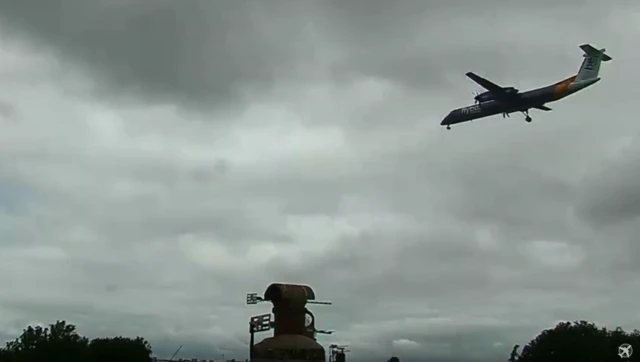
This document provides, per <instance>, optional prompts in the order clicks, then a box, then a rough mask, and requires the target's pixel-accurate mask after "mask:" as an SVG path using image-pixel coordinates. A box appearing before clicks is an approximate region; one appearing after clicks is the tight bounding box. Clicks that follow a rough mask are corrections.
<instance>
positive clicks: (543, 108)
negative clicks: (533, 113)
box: [533, 105, 551, 112]
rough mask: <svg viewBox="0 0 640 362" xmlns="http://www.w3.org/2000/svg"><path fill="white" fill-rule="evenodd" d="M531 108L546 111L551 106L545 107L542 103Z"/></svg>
mask: <svg viewBox="0 0 640 362" xmlns="http://www.w3.org/2000/svg"><path fill="white" fill-rule="evenodd" d="M533 108H535V109H539V110H541V111H546V112H549V111H550V110H551V108H549V107H547V106H544V105H540V106H534V107H533Z"/></svg>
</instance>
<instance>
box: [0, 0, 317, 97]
mask: <svg viewBox="0 0 640 362" xmlns="http://www.w3.org/2000/svg"><path fill="white" fill-rule="evenodd" d="M290 5H291V4H285V3H283V2H280V3H275V4H272V3H270V5H269V6H264V4H260V3H257V2H250V1H241V2H234V3H233V5H231V2H224V1H223V2H209V1H188V2H182V3H176V2H175V1H164V0H163V1H153V2H148V1H135V2H130V3H126V4H125V3H121V4H106V3H99V2H92V1H89V2H87V1H78V0H59V1H51V2H47V3H46V4H43V3H41V2H38V1H21V2H19V3H16V2H15V1H2V2H0V16H2V17H3V20H4V21H3V22H4V23H5V24H9V25H10V27H5V31H10V30H12V29H18V30H19V31H21V32H24V33H25V34H28V35H29V36H32V37H34V38H35V39H37V40H38V43H39V45H40V46H41V47H45V48H49V49H54V50H56V51H57V52H58V53H59V54H60V55H61V56H63V59H66V60H67V61H75V60H78V61H80V64H82V65H84V67H85V68H88V70H89V71H90V72H95V74H97V75H98V76H99V81H100V83H101V85H100V86H99V88H98V89H96V91H97V92H98V96H100V94H102V93H105V92H106V95H108V96H110V97H114V96H117V95H118V94H121V96H119V97H118V98H119V99H120V100H126V99H127V97H128V96H133V97H147V96H149V97H152V99H153V100H156V99H157V97H160V98H159V99H160V100H161V101H165V102H178V103H188V104H194V103H196V104H200V105H206V104H216V103H220V102H225V101H228V100H231V99H235V98H236V97H237V96H238V95H239V93H240V92H242V90H243V88H245V87H256V86H257V87H264V88H269V86H270V84H271V83H273V82H274V81H275V80H276V79H279V78H280V77H287V76H291V75H293V76H296V75H300V74H298V73H296V71H295V69H293V65H295V64H297V62H299V61H301V59H300V58H301V57H302V58H308V55H305V54H304V53H305V52H308V51H310V50H312V48H310V45H311V44H308V43H307V44H305V43H304V38H302V39H296V37H304V34H301V33H298V34H295V33H292V32H290V31H288V29H290V28H291V27H292V26H293V27H296V28H298V29H300V30H304V29H303V26H304V21H305V19H304V18H297V19H295V18H290V17H286V16H283V15H286V13H285V12H284V10H283V9H285V8H291V6H290ZM265 11H266V13H265ZM279 14H283V15H279ZM265 15H267V16H265ZM271 17H274V19H279V20H277V21H276V22H274V21H272V20H270V18H271ZM281 37H282V38H281ZM298 48H300V49H298ZM302 63H303V62H302ZM122 91H124V93H121V92H122Z"/></svg>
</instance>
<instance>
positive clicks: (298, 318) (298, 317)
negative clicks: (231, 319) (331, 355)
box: [247, 283, 333, 362]
mask: <svg viewBox="0 0 640 362" xmlns="http://www.w3.org/2000/svg"><path fill="white" fill-rule="evenodd" d="M315 299H316V298H315V293H314V291H313V289H311V287H309V286H307V285H296V284H282V283H273V284H271V285H269V287H267V289H266V290H265V292H264V297H262V298H261V297H258V295H257V294H256V293H253V294H248V295H247V304H257V303H259V302H271V303H272V304H273V308H272V312H273V315H274V320H273V321H271V314H264V315H259V316H255V317H252V318H251V321H250V323H249V332H250V333H251V343H250V353H249V354H250V361H251V362H267V361H268V362H272V361H289V362H294V361H314V362H324V361H325V358H326V354H325V350H324V348H323V347H322V346H321V345H320V344H319V343H318V342H317V341H316V334H317V333H325V334H331V333H333V332H332V331H321V330H317V329H316V328H315V316H314V315H313V313H311V311H309V309H307V304H331V302H320V301H316V300H315ZM272 328H273V330H274V333H273V337H267V338H265V339H263V340H262V341H260V342H259V343H256V344H255V345H254V343H253V342H254V333H255V332H262V331H267V330H269V329H272Z"/></svg>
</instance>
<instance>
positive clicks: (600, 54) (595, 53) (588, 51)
mask: <svg viewBox="0 0 640 362" xmlns="http://www.w3.org/2000/svg"><path fill="white" fill-rule="evenodd" d="M580 49H582V51H583V52H584V53H585V55H586V56H590V57H594V58H599V59H600V60H601V61H603V62H608V61H610V60H612V59H613V58H611V57H610V56H608V55H607V54H606V53H605V52H606V51H607V50H606V49H605V48H602V49H600V50H598V49H596V48H595V47H594V46H593V45H591V44H582V45H580Z"/></svg>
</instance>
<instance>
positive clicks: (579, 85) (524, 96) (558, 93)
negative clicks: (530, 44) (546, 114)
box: [440, 76, 600, 126]
mask: <svg viewBox="0 0 640 362" xmlns="http://www.w3.org/2000/svg"><path fill="white" fill-rule="evenodd" d="M575 80H576V76H572V77H569V78H567V79H565V80H563V81H560V82H558V83H555V84H552V85H549V86H546V87H541V88H536V89H533V90H529V91H526V92H522V93H517V94H515V95H513V96H512V97H509V99H508V100H500V99H494V100H490V101H486V102H481V103H479V104H474V105H470V106H466V107H461V108H456V109H454V110H452V111H451V112H450V113H449V114H448V115H447V116H446V117H445V118H444V119H443V120H442V122H441V123H440V125H442V126H450V125H453V124H457V123H462V122H467V121H471V120H474V119H479V118H484V117H489V116H493V115H496V114H502V113H506V114H509V113H513V112H525V111H528V110H529V109H531V108H534V107H537V106H542V105H544V104H545V103H551V102H555V101H557V100H559V99H562V98H565V97H567V96H569V95H571V94H573V93H576V92H578V91H580V90H582V89H584V88H587V87H589V86H591V85H593V84H595V83H597V82H598V81H600V78H593V79H588V80H584V81H580V82H574V81H575Z"/></svg>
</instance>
